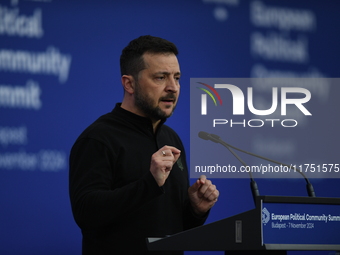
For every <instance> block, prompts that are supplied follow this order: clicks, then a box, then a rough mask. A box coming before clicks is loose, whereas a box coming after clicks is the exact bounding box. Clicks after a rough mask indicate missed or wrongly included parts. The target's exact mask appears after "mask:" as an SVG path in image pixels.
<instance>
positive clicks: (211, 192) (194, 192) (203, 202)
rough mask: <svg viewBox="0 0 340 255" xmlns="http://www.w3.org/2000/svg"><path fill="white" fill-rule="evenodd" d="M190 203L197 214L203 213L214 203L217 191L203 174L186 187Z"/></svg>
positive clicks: (217, 194)
mask: <svg viewBox="0 0 340 255" xmlns="http://www.w3.org/2000/svg"><path fill="white" fill-rule="evenodd" d="M188 194H189V198H190V201H191V205H192V207H193V209H194V211H195V213H196V214H197V215H204V214H205V213H206V212H207V211H209V210H210V208H211V207H213V206H214V204H215V203H216V201H217V199H218V196H219V194H220V193H219V191H218V190H217V188H216V186H215V185H213V184H212V182H211V181H210V180H208V179H207V177H206V176H205V175H201V176H200V178H199V179H198V180H197V181H196V182H195V183H194V184H193V185H192V186H191V187H190V188H189V189H188Z"/></svg>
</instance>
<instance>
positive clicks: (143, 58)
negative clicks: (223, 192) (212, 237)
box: [69, 36, 219, 255]
mask: <svg viewBox="0 0 340 255" xmlns="http://www.w3.org/2000/svg"><path fill="white" fill-rule="evenodd" d="M177 54H178V51H177V48H176V46H175V45H174V44H173V43H171V42H169V41H167V40H164V39H161V38H158V37H152V36H141V37H139V38H137V39H135V40H133V41H131V42H130V43H129V45H128V46H127V47H126V48H125V49H124V50H123V52H122V55H121V59H120V64H121V74H122V79H121V81H122V85H123V89H124V98H123V101H122V103H121V104H120V103H118V104H116V106H115V108H114V109H113V110H112V112H110V113H108V114H105V115H103V116H101V117H100V118H99V119H97V120H96V121H95V122H94V123H93V124H91V125H90V126H89V127H88V128H87V129H86V130H85V131H84V132H83V133H82V134H81V135H80V136H79V138H78V139H77V141H76V142H75V144H74V145H73V147H72V150H71V154H70V180H69V181H70V199H71V205H72V211H73V215H74V218H75V221H76V222H77V224H78V225H79V227H80V228H81V230H82V234H83V254H84V255H86V254H93V255H100V254H149V252H148V251H147V247H146V238H147V237H162V236H166V235H171V234H174V233H178V232H180V231H183V230H185V229H189V228H192V227H196V226H199V225H202V224H203V223H204V222H205V220H206V218H207V215H208V212H209V210H210V208H211V207H212V206H213V205H214V204H215V202H216V201H217V198H218V196H219V192H218V190H217V189H216V186H215V185H213V184H212V183H211V181H210V180H207V179H206V177H205V176H201V178H199V179H198V180H197V181H196V182H195V183H194V184H193V185H192V186H191V187H189V177H188V169H187V164H186V155H185V151H184V147H183V144H182V142H181V140H180V138H179V137H178V135H177V134H176V133H175V132H174V131H173V130H172V129H171V128H170V127H168V126H166V125H164V122H165V121H166V119H167V118H168V117H170V116H171V115H172V113H173V111H174V109H175V106H176V103H177V100H178V96H179V92H180V85H179V79H180V75H181V73H180V68H179V64H178V60H177V57H176V56H177ZM152 254H153V253H152ZM160 254H178V253H166V252H164V253H163V252H161V253H160Z"/></svg>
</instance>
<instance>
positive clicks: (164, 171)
mask: <svg viewBox="0 0 340 255" xmlns="http://www.w3.org/2000/svg"><path fill="white" fill-rule="evenodd" d="M180 155H181V151H180V150H179V149H177V148H175V147H172V146H167V145H165V146H164V147H162V148H161V149H159V150H158V151H156V152H155V153H154V154H153V155H152V157H151V166H150V172H151V174H152V175H153V177H154V178H155V180H156V182H157V184H158V186H159V187H161V186H163V185H164V183H165V181H166V179H167V178H168V176H169V174H170V171H171V169H172V166H173V165H174V164H175V163H176V161H177V159H178V158H179V156H180Z"/></svg>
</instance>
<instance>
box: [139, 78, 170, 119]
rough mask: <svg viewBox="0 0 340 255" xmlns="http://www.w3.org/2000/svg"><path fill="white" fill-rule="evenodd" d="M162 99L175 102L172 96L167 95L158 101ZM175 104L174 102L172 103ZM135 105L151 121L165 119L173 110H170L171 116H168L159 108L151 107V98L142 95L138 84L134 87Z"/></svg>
mask: <svg viewBox="0 0 340 255" xmlns="http://www.w3.org/2000/svg"><path fill="white" fill-rule="evenodd" d="M164 99H174V100H176V97H175V95H174V94H171V93H169V94H168V95H167V96H165V97H162V98H160V100H164ZM174 103H175V101H174ZM135 104H136V106H137V107H138V108H139V109H140V110H142V111H143V113H144V114H145V115H146V116H148V117H149V118H151V119H152V120H161V119H166V118H169V117H170V116H171V115H172V114H173V112H174V110H175V107H174V109H173V110H172V112H171V114H170V115H168V114H166V113H165V112H163V111H162V110H161V109H160V108H159V106H156V107H153V106H152V104H153V101H152V99H151V98H149V97H148V96H147V95H145V94H143V93H142V92H141V90H140V86H139V84H137V83H136V86H135Z"/></svg>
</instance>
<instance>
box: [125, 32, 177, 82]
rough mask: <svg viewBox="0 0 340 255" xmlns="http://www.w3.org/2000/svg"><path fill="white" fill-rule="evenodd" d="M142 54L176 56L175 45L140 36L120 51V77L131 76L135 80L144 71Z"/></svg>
mask: <svg viewBox="0 0 340 255" xmlns="http://www.w3.org/2000/svg"><path fill="white" fill-rule="evenodd" d="M144 53H164V54H167V53H173V54H175V55H176V56H177V55H178V50H177V47H176V45H175V44H173V43H172V42H169V41H167V40H165V39H163V38H160V37H154V36H151V35H144V36H140V37H138V38H136V39H134V40H132V41H131V42H130V43H129V44H128V46H126V47H125V48H124V49H123V51H122V55H121V56H120V72H121V75H122V76H123V75H132V76H133V77H134V78H135V79H137V77H138V73H139V72H140V71H141V70H143V69H145V63H144V59H143V54H144Z"/></svg>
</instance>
